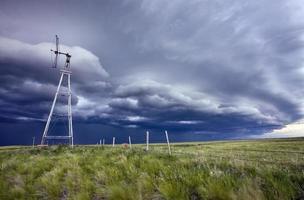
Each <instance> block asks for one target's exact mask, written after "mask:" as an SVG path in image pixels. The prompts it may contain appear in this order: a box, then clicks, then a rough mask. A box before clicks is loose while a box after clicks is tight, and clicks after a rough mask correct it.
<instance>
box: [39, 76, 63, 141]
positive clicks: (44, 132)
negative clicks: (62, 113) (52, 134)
mask: <svg viewBox="0 0 304 200" xmlns="http://www.w3.org/2000/svg"><path fill="white" fill-rule="evenodd" d="M63 75H64V73H61V76H60V80H59V83H58V86H57V90H56V94H55V97H54V100H53V104H52V108H51V111H50V114H49V116H48V119H47V122H46V125H45V128H44V131H43V135H42V139H41V145H43V144H44V142H45V137H46V135H47V132H48V130H49V126H50V122H51V119H52V115H53V111H54V107H55V104H56V101H57V96H58V93H59V90H60V87H61V83H62V79H63Z"/></svg>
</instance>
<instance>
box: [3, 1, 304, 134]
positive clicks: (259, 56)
mask: <svg viewBox="0 0 304 200" xmlns="http://www.w3.org/2000/svg"><path fill="white" fill-rule="evenodd" d="M32 4H35V7H36V8H37V10H39V12H36V13H31V12H30V11H31V8H30V7H28V5H24V3H20V4H16V3H15V4H14V3H12V2H5V3H4V6H3V8H2V12H0V13H1V14H2V18H1V19H0V24H1V26H2V27H4V28H3V29H2V30H1V32H0V34H1V35H3V37H1V38H0V62H1V63H0V64H1V69H0V70H1V71H0V72H1V73H0V83H1V88H0V95H1V110H6V112H5V114H3V116H12V118H16V116H19V117H20V116H23V115H22V114H21V113H20V114H19V113H17V112H16V110H18V109H16V108H18V106H20V105H22V106H20V107H24V109H25V108H26V107H27V106H28V107H31V106H30V105H31V104H33V105H37V109H39V114H41V113H47V108H48V106H47V104H48V102H49V101H50V99H52V95H53V93H54V90H55V86H56V84H57V81H58V71H54V72H51V70H52V69H49V68H48V66H50V52H49V49H50V48H52V47H53V44H51V43H42V42H43V41H49V40H50V39H49V38H51V37H53V35H50V33H53V32H54V31H55V30H56V31H57V30H58V32H59V33H58V34H59V35H63V38H64V40H63V41H64V42H65V43H66V44H69V46H62V48H63V49H66V50H68V51H69V52H70V53H71V54H72V56H73V57H72V68H73V82H72V83H73V89H74V91H75V92H74V95H75V96H74V99H75V100H74V107H73V111H74V113H75V116H76V117H79V119H80V120H86V122H99V123H103V124H110V125H113V126H121V127H129V128H141V129H148V128H151V129H152V128H153V129H163V128H171V129H174V130H176V131H180V132H195V133H199V134H201V133H202V132H203V131H207V132H212V133H217V134H219V135H220V134H223V135H224V134H228V133H227V131H225V133H221V132H222V131H223V130H230V131H231V132H232V133H231V135H229V137H233V132H235V134H236V135H238V134H240V135H238V136H245V135H250V134H259V133H263V132H265V131H268V130H269V129H270V130H271V129H273V128H277V127H281V126H283V125H285V124H288V123H291V122H293V121H296V120H298V119H299V118H301V117H302V116H303V103H302V101H301V99H302V98H303V89H302V88H303V86H304V79H303V77H304V76H303V75H304V73H303V72H304V71H303V63H304V62H303V60H304V57H303V55H304V54H303V44H304V39H303V38H304V34H303V33H304V21H303V19H304V18H303V10H304V8H303V5H302V4H301V1H300V0H291V1H288V2H286V1H275V0H270V1H269V0H268V1H265V0H258V1H254V2H253V1H240V0H229V1H217V0H216V1H205V0H199V1H196V0H195V1H181V0H176V1H161V0H155V1H149V0H143V1H127V0H126V1H121V2H115V3H114V2H113V1H90V2H82V1H79V2H73V3H71V2H68V1H65V2H60V6H57V5H55V4H54V2H53V1H52V2H49V3H41V2H39V1H38V2H35V3H34V2H33V3H32ZM47 7H48V8H49V7H50V8H51V10H50V11H45V10H46V8H47ZM67 8H68V9H67ZM12 9H17V10H19V11H20V15H21V16H23V18H20V17H18V16H17V15H15V14H14V12H10V11H11V10H12ZM40 10H44V11H45V12H43V13H41V11H40ZM50 16H52V18H51V20H49V23H48V24H47V25H46V24H45V21H46V19H49V18H50ZM59 19H60V20H59ZM61 19H64V20H61ZM72 22H73V23H72ZM25 27H31V28H32V29H33V30H34V31H33V32H35V33H36V35H37V36H35V37H34V36H33V35H32V34H30V33H29V31H27V30H26V28H25ZM67 27H68V28H67ZM31 33H32V32H31ZM8 37H11V38H15V39H7V38H8ZM20 41H25V42H20ZM34 43H35V45H33V44H34ZM71 44H76V45H78V46H79V47H72V45H71ZM80 46H81V47H80ZM86 49H89V50H90V51H89V50H86ZM99 58H100V59H101V61H102V64H103V65H104V66H105V67H106V70H105V69H104V68H103V67H102V65H101V64H100V63H101V61H100V60H99ZM109 74H111V76H109ZM28 93H30V94H31V95H28ZM12 104H14V106H11V107H12V110H11V111H10V110H7V106H6V105H12ZM35 109H36V107H35ZM35 109H33V107H31V108H29V109H26V110H24V112H31V113H32V112H33V113H35V112H36V110H35ZM21 110H22V109H21ZM25 115H26V114H25ZM26 116H28V117H36V118H39V117H38V116H37V115H34V114H32V115H26ZM273 125H276V126H273ZM255 127H259V130H258V131H256V129H255ZM223 137H224V136H223Z"/></svg>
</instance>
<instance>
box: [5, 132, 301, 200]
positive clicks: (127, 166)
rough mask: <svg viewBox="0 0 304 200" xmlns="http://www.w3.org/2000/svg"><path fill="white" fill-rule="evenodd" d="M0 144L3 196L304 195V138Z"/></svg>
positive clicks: (291, 196) (156, 196) (127, 197)
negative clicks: (169, 144) (42, 145)
mask: <svg viewBox="0 0 304 200" xmlns="http://www.w3.org/2000/svg"><path fill="white" fill-rule="evenodd" d="M132 147H133V148H132V149H129V148H125V147H123V146H122V145H116V147H114V148H113V147H111V146H105V147H101V146H76V147H75V148H74V149H71V148H69V147H65V146H52V147H48V148H43V149H40V148H34V149H33V148H32V147H18V146H14V147H2V148H0V164H1V171H0V199H5V200H6V199H113V200H119V199H130V200H133V199H135V200H136V199H154V200H157V199H172V200H178V199H191V200H192V199H193V200H194V199H223V200H226V199H227V200H229V199H246V200H250V199H304V139H303V138H296V139H272V140H253V141H229V142H226V141H223V142H202V143H176V144H173V145H172V156H169V155H168V150H167V146H166V145H164V144H153V145H151V146H150V150H149V151H148V152H146V151H144V145H133V146H132Z"/></svg>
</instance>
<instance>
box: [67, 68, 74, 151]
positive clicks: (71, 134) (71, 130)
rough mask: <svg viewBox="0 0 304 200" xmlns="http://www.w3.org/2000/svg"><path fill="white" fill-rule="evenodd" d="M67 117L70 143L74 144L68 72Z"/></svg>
mask: <svg viewBox="0 0 304 200" xmlns="http://www.w3.org/2000/svg"><path fill="white" fill-rule="evenodd" d="M68 90H69V91H68V93H69V95H68V119H69V136H70V145H72V147H73V146H74V139H73V122H72V92H71V74H68Z"/></svg>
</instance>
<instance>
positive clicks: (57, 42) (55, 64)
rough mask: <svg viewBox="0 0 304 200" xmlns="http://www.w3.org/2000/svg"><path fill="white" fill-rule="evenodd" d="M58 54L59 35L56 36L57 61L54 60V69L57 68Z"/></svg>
mask: <svg viewBox="0 0 304 200" xmlns="http://www.w3.org/2000/svg"><path fill="white" fill-rule="evenodd" d="M58 52H59V38H58V35H56V50H55V51H54V53H55V60H54V65H53V68H56V67H57V61H58Z"/></svg>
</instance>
